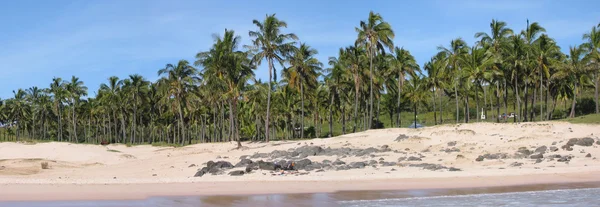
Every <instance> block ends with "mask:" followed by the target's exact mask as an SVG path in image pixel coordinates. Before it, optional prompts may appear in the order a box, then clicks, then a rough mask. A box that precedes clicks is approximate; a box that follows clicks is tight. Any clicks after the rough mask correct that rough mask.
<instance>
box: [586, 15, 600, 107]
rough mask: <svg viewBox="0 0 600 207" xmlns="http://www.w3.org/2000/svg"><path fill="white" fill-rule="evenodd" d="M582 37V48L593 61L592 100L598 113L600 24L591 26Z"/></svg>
mask: <svg viewBox="0 0 600 207" xmlns="http://www.w3.org/2000/svg"><path fill="white" fill-rule="evenodd" d="M583 39H584V40H586V41H587V42H585V43H583V45H582V46H583V48H585V51H586V52H587V53H588V56H589V59H590V60H591V61H592V62H594V63H595V64H594V65H595V68H594V70H593V72H592V74H593V77H592V78H593V81H594V100H595V102H596V113H600V111H599V109H598V105H599V103H598V101H600V100H599V99H598V87H599V85H598V81H599V80H600V76H599V74H600V24H598V26H597V27H592V30H591V31H590V32H589V33H587V34H583Z"/></svg>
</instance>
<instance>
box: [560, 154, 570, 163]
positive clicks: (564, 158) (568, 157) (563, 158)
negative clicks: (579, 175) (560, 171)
mask: <svg viewBox="0 0 600 207" xmlns="http://www.w3.org/2000/svg"><path fill="white" fill-rule="evenodd" d="M557 161H559V162H569V161H571V156H569V155H566V156H563V157H561V158H560V159H558V160H557Z"/></svg>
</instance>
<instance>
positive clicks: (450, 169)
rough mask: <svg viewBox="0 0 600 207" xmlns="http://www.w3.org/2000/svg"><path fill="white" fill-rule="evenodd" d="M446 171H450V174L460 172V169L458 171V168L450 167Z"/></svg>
mask: <svg viewBox="0 0 600 207" xmlns="http://www.w3.org/2000/svg"><path fill="white" fill-rule="evenodd" d="M448 171H452V172H454V171H462V170H461V169H459V168H455V167H450V168H448Z"/></svg>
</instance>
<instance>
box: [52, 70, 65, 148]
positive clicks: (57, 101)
mask: <svg viewBox="0 0 600 207" xmlns="http://www.w3.org/2000/svg"><path fill="white" fill-rule="evenodd" d="M50 92H51V93H52V94H53V98H54V109H55V110H56V114H57V115H58V116H57V119H58V141H62V136H63V134H62V117H61V116H62V112H61V111H62V104H63V100H64V98H65V97H66V95H67V94H66V90H65V84H64V83H63V81H62V79H61V78H53V79H52V83H51V84H50Z"/></svg>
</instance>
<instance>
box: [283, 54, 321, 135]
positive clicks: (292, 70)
mask: <svg viewBox="0 0 600 207" xmlns="http://www.w3.org/2000/svg"><path fill="white" fill-rule="evenodd" d="M317 54H318V52H317V50H315V49H313V48H310V46H308V45H306V44H304V43H302V44H300V47H298V48H295V49H294V50H293V52H292V55H291V56H290V57H289V60H288V63H289V64H290V67H289V68H285V69H284V71H283V73H284V75H285V76H286V79H287V80H288V82H289V84H290V85H291V86H292V87H294V88H296V89H299V91H300V100H301V104H302V106H301V111H302V116H301V122H300V128H301V130H300V138H304V90H305V89H304V88H305V87H307V88H309V89H315V88H316V87H317V85H318V83H317V78H318V76H319V75H320V73H319V72H320V71H321V70H322V67H323V64H322V63H321V62H319V60H317V58H315V55H317Z"/></svg>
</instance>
